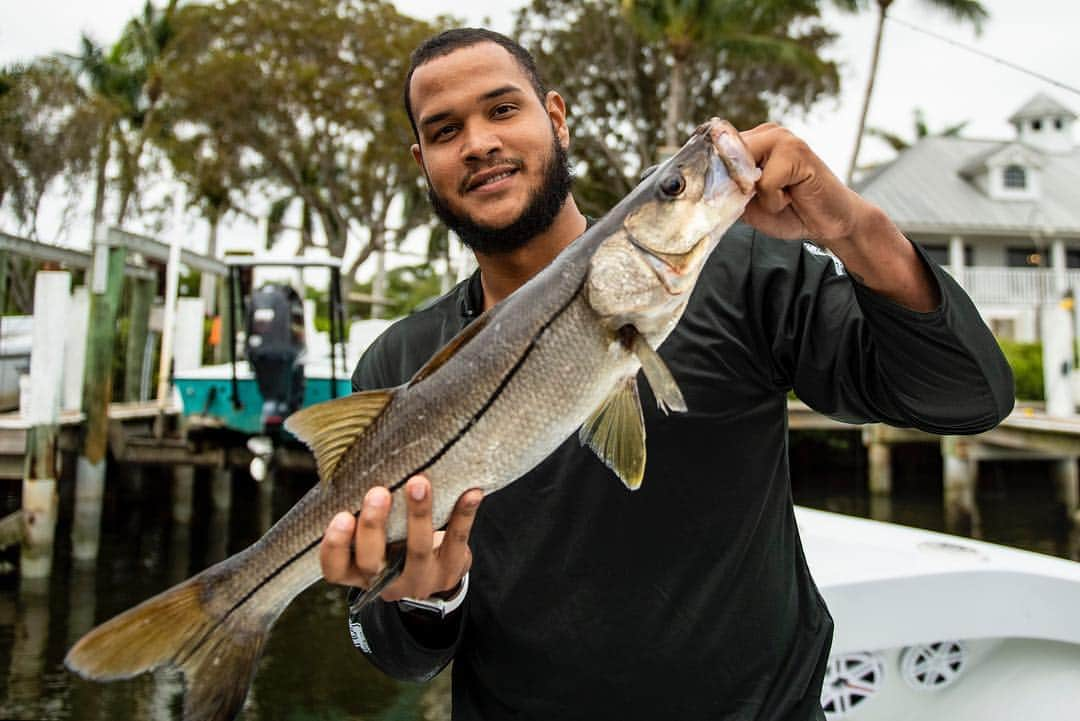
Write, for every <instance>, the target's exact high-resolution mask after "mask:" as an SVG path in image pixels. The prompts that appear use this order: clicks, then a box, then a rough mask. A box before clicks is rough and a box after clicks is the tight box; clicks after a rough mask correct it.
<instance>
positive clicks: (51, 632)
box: [0, 434, 1080, 721]
mask: <svg viewBox="0 0 1080 721" xmlns="http://www.w3.org/2000/svg"><path fill="white" fill-rule="evenodd" d="M71 465H72V464H67V467H69V468H70V466H71ZM940 465H941V461H940V455H939V454H938V451H937V449H936V448H934V447H918V446H915V447H911V448H908V449H903V450H901V451H900V455H899V457H898V458H897V461H896V463H895V465H894V468H895V471H894V472H895V484H894V485H895V493H894V495H893V498H892V499H891V501H889V502H881V501H879V500H875V499H872V498H871V497H870V496H869V494H868V493H867V492H866V490H865V482H864V481H863V480H862V478H863V475H864V473H865V470H864V469H865V457H864V453H863V451H862V449H861V444H860V443H859V442H858V436H857V435H852V436H851V439H847V438H846V437H845V436H837V435H832V436H828V437H825V436H820V435H815V434H805V435H804V436H800V437H799V440H798V441H797V442H796V443H795V444H794V445H793V448H792V474H793V488H794V492H795V499H796V502H798V503H801V504H803V505H807V506H811V507H815V508H823V509H826V510H833V511H838V512H843V513H849V514H852V515H859V516H866V517H874V518H878V519H880V520H892V521H893V522H896V523H902V524H905V525H912V526H918V527H922V528H929V529H932V530H948V529H947V526H946V517H945V513H944V511H943V509H942V506H941V481H940ZM207 476H208V474H206V473H204V472H200V473H199V474H198V475H197V482H196V493H195V500H194V508H195V515H194V520H193V522H192V523H191V524H190V525H184V524H178V523H174V522H173V520H172V512H171V500H170V485H171V484H170V479H171V475H170V473H169V472H168V471H167V470H165V469H155V468H146V469H144V470H143V471H142V472H139V471H138V470H137V469H131V468H117V469H115V470H114V471H112V472H111V474H110V478H109V484H108V493H107V496H106V502H105V508H104V517H105V520H104V523H103V531H102V539H101V544H102V545H101V553H100V557H99V561H98V563H97V564H96V566H94V567H93V568H90V569H85V568H79V567H78V566H76V565H75V564H74V563H73V562H72V560H71V558H70V556H69V553H68V543H67V540H66V539H67V538H68V533H69V524H70V520H69V519H70V518H71V507H72V502H73V501H72V497H71V492H72V486H73V484H72V483H70V482H65V483H62V484H61V488H62V489H64V492H63V495H62V496H61V509H60V519H61V525H60V526H59V528H58V529H57V539H58V548H57V553H56V557H55V561H54V568H53V574H52V577H51V579H50V580H48V581H47V582H44V583H41V584H32V583H27V582H23V583H21V584H20V583H19V582H18V580H17V578H16V576H15V575H14V574H11V573H7V574H5V575H0V719H57V720H61V719H63V720H67V719H72V720H78V721H84V720H85V721H112V720H113V719H127V718H132V719H135V718H137V719H153V720H154V721H157V720H164V719H175V718H179V715H178V712H179V702H180V692H181V683H180V680H179V678H178V677H177V676H175V675H172V674H169V673H159V674H157V675H152V676H151V675H148V676H144V677H141V678H137V679H134V680H131V681H125V682H117V683H111V684H96V683H89V682H84V681H82V680H80V679H78V678H75V677H73V676H72V675H71V674H69V673H68V672H67V671H65V670H64V668H63V664H62V661H63V656H64V653H65V652H66V651H67V649H68V648H69V647H70V645H71V644H72V643H74V641H75V640H76V639H78V638H79V637H80V636H81V635H82V634H83V633H84V632H86V631H87V630H89V629H90V627H91V626H92V625H93V624H94V622H95V621H101V620H104V619H106V618H108V617H110V616H112V615H113V614H115V613H118V612H120V611H122V610H124V609H126V608H128V607H130V606H132V605H134V604H135V603H137V602H138V601H140V600H142V599H144V598H146V597H148V596H150V595H152V594H154V593H156V592H158V591H160V590H162V589H164V588H167V587H168V586H170V585H172V584H174V583H176V582H178V581H180V580H182V579H184V578H186V577H188V576H190V575H191V574H193V573H195V572H196V571H198V570H200V569H202V568H204V567H206V566H207V565H209V564H211V563H213V562H215V561H217V560H219V559H222V558H224V557H226V556H227V555H228V554H231V553H234V552H236V551H238V550H240V549H241V548H243V547H245V546H246V545H248V544H249V543H251V542H252V541H254V540H255V539H256V538H258V537H259V535H261V533H262V532H263V530H264V529H265V528H267V527H268V526H269V524H270V523H271V521H272V520H273V519H275V518H277V517H278V516H280V515H281V514H282V513H284V511H285V510H287V509H288V508H289V507H290V506H291V505H292V503H293V502H294V501H295V500H296V499H297V498H299V496H300V495H302V494H303V493H304V491H305V490H306V489H307V487H308V485H309V484H310V483H311V482H312V480H313V479H312V478H311V477H309V476H302V475H294V476H282V477H279V478H278V479H277V482H276V487H275V489H274V493H273V494H272V495H271V494H269V493H264V492H261V491H260V488H259V487H257V486H256V485H255V484H254V483H253V482H251V481H250V480H248V479H246V478H244V477H242V476H241V475H239V474H238V475H237V476H236V477H234V478H233V504H232V512H231V514H229V515H225V514H221V513H214V512H213V511H212V504H211V502H210V498H209V483H208V479H207ZM1048 478H1049V474H1048V472H1047V468H1046V467H1045V466H1044V465H1041V464H1038V463H1023V464H1019V463H1018V464H995V465H988V466H987V467H986V468H985V469H984V471H983V472H982V474H981V477H980V490H979V495H978V511H979V513H978V517H977V518H976V519H975V522H974V523H972V524H970V527H968V528H966V529H954V530H967V531H968V532H969V533H970V534H971V535H975V536H978V537H981V538H983V539H984V540H988V541H993V542H997V543H1005V544H1008V545H1014V546H1018V547H1021V548H1026V549H1030V550H1034V551H1039V552H1042V553H1048V554H1053V555H1059V556H1063V557H1071V558H1074V559H1077V560H1080V552H1078V550H1080V542H1078V541H1077V538H1076V535H1077V534H1076V533H1075V532H1074V531H1073V530H1072V527H1071V526H1070V524H1069V523H1068V522H1067V521H1066V519H1065V517H1064V514H1063V513H1062V512H1061V509H1060V507H1059V506H1058V505H1057V503H1056V501H1055V494H1054V492H1053V488H1052V485H1051V483H1050V481H1049V480H1048ZM67 480H68V481H70V479H67ZM18 487H19V486H18V483H17V482H9V483H8V484H5V486H4V487H3V495H0V512H8V511H10V510H14V509H15V508H16V507H17V505H18V493H19V491H18ZM5 561H6V562H8V563H17V556H16V555H14V553H11V552H9V554H8V555H7V556H6V557H5V558H3V559H0V563H2V562H5ZM344 619H345V599H344V594H343V592H342V591H341V590H340V589H338V588H335V587H331V586H329V585H327V584H324V583H319V584H316V585H315V586H313V587H312V588H310V589H309V590H308V591H306V592H305V593H304V594H302V595H301V596H300V597H299V598H298V599H297V600H296V601H295V602H294V603H293V605H292V606H290V607H289V609H288V610H287V611H286V612H285V614H284V615H283V616H282V618H281V619H280V621H279V622H278V624H277V625H276V626H275V628H274V631H273V633H272V634H271V637H270V642H269V644H268V646H267V649H266V652H265V654H264V656H263V658H262V660H261V662H260V665H259V670H258V674H257V676H256V679H255V684H254V687H253V690H252V693H251V695H250V697H249V700H248V705H247V707H246V708H245V712H244V714H243V716H242V718H243V719H245V721H339V720H340V721H344V720H345V719H363V720H365V721H397V720H401V721H404V720H406V719H408V720H412V719H427V720H430V721H437V720H441V719H446V718H448V709H449V679H448V678H447V674H443V675H442V676H440V677H439V678H438V679H436V680H435V681H434V682H432V683H431V684H427V685H424V686H419V685H413V684H402V683H396V682H394V681H391V680H389V679H388V678H386V677H385V676H383V675H382V674H381V673H380V672H378V671H376V670H375V669H374V668H372V667H371V666H370V665H368V663H367V662H366V661H365V660H364V659H363V658H362V657H361V656H360V654H359V652H358V651H356V650H355V649H354V648H353V647H352V645H351V643H350V641H349V637H348V634H347V632H346V629H345V622H344Z"/></svg>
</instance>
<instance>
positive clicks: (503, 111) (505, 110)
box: [491, 105, 514, 115]
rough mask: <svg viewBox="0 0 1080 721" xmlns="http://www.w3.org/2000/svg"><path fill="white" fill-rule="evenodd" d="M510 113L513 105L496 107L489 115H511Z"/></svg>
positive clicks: (512, 110)
mask: <svg viewBox="0 0 1080 721" xmlns="http://www.w3.org/2000/svg"><path fill="white" fill-rule="evenodd" d="M512 112H514V106H513V105H499V106H496V108H495V110H493V111H492V113H491V114H492V115H507V114H509V113H512Z"/></svg>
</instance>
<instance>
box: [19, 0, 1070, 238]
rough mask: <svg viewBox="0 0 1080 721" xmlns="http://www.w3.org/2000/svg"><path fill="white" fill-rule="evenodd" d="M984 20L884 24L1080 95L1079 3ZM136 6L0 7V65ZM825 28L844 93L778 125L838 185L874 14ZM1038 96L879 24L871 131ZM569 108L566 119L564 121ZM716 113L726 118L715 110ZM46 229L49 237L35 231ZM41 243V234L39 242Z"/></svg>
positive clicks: (498, 6)
mask: <svg viewBox="0 0 1080 721" xmlns="http://www.w3.org/2000/svg"><path fill="white" fill-rule="evenodd" d="M520 4H521V3H519V2H514V3H509V4H508V3H505V2H496V1H495V0H459V1H458V2H457V3H454V5H453V7H454V10H455V11H456V12H457V14H458V16H459V17H463V18H464V19H465V20H466V21H467V22H469V23H470V24H479V23H481V22H483V21H484V19H485V18H490V20H491V22H490V27H492V28H494V29H496V30H500V31H504V32H508V31H509V30H510V29H511V21H512V18H511V12H510V9H508V8H512V7H516V6H518V5H520ZM983 4H984V5H985V6H986V7H987V8H988V9H989V10H990V13H991V20H990V22H989V23H987V25H986V27H985V29H984V31H983V33H982V35H981V36H976V35H975V34H974V32H973V31H972V30H971V29H970V28H969V27H966V26H963V27H962V26H958V25H955V24H953V23H952V22H951V21H950V20H949V19H948V18H947V17H945V16H944V15H943V14H941V13H939V12H935V11H933V10H931V9H929V7H928V6H929V3H927V2H924V1H923V0H896V1H895V2H894V3H893V6H892V10H891V14H892V15H894V16H895V17H896V18H898V19H902V20H904V21H906V22H909V23H911V24H913V25H916V26H918V27H921V28H924V29H926V30H929V31H932V32H935V33H938V34H940V35H945V36H947V37H949V38H951V39H953V40H955V41H957V42H959V43H963V44H965V45H969V46H972V47H975V48H978V49H979V50H980V51H982V52H984V53H988V54H990V55H994V56H998V57H1001V58H1003V59H1005V60H1009V61H1011V62H1013V63H1016V64H1018V65H1021V66H1024V67H1026V68H1029V69H1030V70H1033V71H1035V72H1038V73H1041V74H1043V75H1046V76H1049V77H1051V78H1055V79H1057V80H1059V81H1060V82H1063V83H1065V84H1066V85H1070V86H1073V87H1080V38H1078V37H1077V30H1078V29H1080V3H1078V2H1076V1H1075V0H1024V1H1022V2H1020V1H1018V0H983ZM142 5H143V0H93V1H87V0H78V1H75V0H30V1H29V2H28V1H27V0H0V63H8V62H11V61H13V60H19V59H28V58H30V57H33V56H35V55H40V54H45V53H49V52H52V51H57V50H65V51H74V50H75V49H76V48H77V46H78V38H79V34H80V32H87V33H89V34H90V35H92V36H93V37H94V38H95V39H97V40H99V41H101V42H109V41H112V40H113V39H115V37H116V35H117V34H118V32H119V31H120V29H121V28H122V26H123V24H124V22H125V21H126V19H127V18H129V17H131V16H132V15H134V14H135V13H137V12H138V11H139V9H140V8H141V6H142ZM397 6H398V7H399V9H401V10H402V11H403V12H408V13H411V14H413V15H417V16H421V17H433V16H434V15H435V14H436V13H437V12H440V11H443V12H445V11H446V9H447V5H446V3H445V2H435V1H434V0H398V2H397ZM826 21H827V24H828V25H829V26H830V27H831V28H833V29H834V30H835V31H836V32H837V33H839V38H838V39H837V41H836V43H834V45H833V46H832V47H831V48H830V49H829V51H828V52H827V55H829V56H830V57H832V58H833V59H835V60H837V61H838V62H839V63H840V64H841V67H842V81H843V89H842V94H841V96H840V97H839V98H838V99H837V100H833V101H826V102H824V103H821V104H820V105H819V106H818V107H817V108H815V109H814V111H813V112H811V114H810V115H809V117H807V118H778V120H779V121H781V122H783V123H785V124H788V125H789V126H790V127H792V128H793V129H794V130H796V132H798V133H799V134H800V135H802V137H803V138H804V139H806V140H807V142H808V143H809V144H810V146H811V147H812V148H814V149H815V150H816V151H817V152H818V154H819V155H821V157H822V158H824V159H825V161H826V162H827V163H828V164H829V165H830V166H831V167H832V168H833V169H834V170H835V171H836V172H837V174H839V175H841V176H842V175H843V173H844V172H845V170H846V168H847V163H848V159H849V158H850V155H851V147H852V141H853V139H854V134H855V128H856V124H857V121H858V112H859V107H860V103H861V99H862V94H863V91H864V88H865V83H866V70H867V67H868V66H869V60H870V51H871V43H872V41H873V30H874V18H873V14H872V13H864V14H862V15H858V16H851V15H843V14H839V13H837V12H835V11H832V10H829V11H827V15H826ZM1036 92H1046V93H1048V94H1050V95H1051V96H1053V97H1055V98H1057V99H1058V100H1059V101H1060V102H1062V103H1064V104H1065V105H1067V106H1069V107H1071V108H1072V109H1073V110H1074V111H1078V112H1080V95H1076V94H1074V93H1070V92H1069V91H1067V90H1064V89H1060V88H1057V87H1054V86H1053V85H1050V84H1048V83H1046V82H1044V81H1041V80H1038V79H1036V78H1034V77H1031V76H1029V75H1026V74H1024V73H1021V72H1018V71H1016V70H1012V69H1009V68H1007V67H1005V66H1003V65H1000V64H997V63H995V62H993V61H991V60H988V59H986V58H983V57H979V56H977V55H975V54H973V53H970V52H967V51H965V50H962V49H959V48H956V47H953V46H950V45H948V44H946V43H944V42H942V41H940V40H937V39H934V38H930V37H927V36H925V35H923V34H920V33H918V32H916V31H914V30H912V29H909V28H907V27H905V26H903V25H900V24H898V23H889V24H887V25H886V32H885V44H884V47H883V50H882V59H881V68H880V71H879V75H878V80H877V86H876V89H875V92H874V99H873V104H872V106H871V111H870V121H869V123H870V125H872V126H877V127H882V128H887V129H889V130H892V131H894V132H898V133H900V134H902V135H905V136H910V135H912V133H913V130H912V126H913V123H912V111H913V109H914V108H915V107H921V108H923V110H924V111H925V112H926V115H927V119H928V122H929V124H930V127H931V129H932V130H933V129H940V128H943V127H945V126H946V125H950V124H953V123H957V122H961V121H965V120H966V121H969V122H970V125H969V126H968V129H967V130H966V132H965V134H966V135H968V136H971V137H985V138H1009V137H1012V134H1013V131H1012V128H1011V126H1009V125H1008V124H1007V122H1006V119H1007V118H1008V117H1009V115H1010V114H1011V113H1012V112H1013V111H1014V110H1016V109H1017V108H1018V107H1019V106H1020V105H1021V104H1023V103H1024V102H1025V101H1026V100H1027V99H1028V98H1030V97H1031V96H1032V95H1033V94H1035V93H1036ZM572 112H573V109H572V108H571V117H572ZM715 114H716V115H719V116H723V115H724V109H723V107H719V108H716V110H715ZM863 147H864V152H863V153H862V154H861V158H860V159H861V161H871V160H883V159H887V158H888V157H890V156H891V151H890V150H888V148H887V147H886V146H884V145H883V144H882V143H881V142H880V141H876V140H869V141H866V142H864V146H863ZM42 230H43V231H44V230H46V229H45V228H42ZM43 235H44V233H43Z"/></svg>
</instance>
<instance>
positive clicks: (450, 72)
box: [409, 42, 570, 253]
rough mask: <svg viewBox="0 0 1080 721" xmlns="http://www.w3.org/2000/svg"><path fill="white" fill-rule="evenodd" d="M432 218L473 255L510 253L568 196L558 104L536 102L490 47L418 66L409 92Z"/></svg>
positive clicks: (520, 73) (503, 55)
mask: <svg viewBox="0 0 1080 721" xmlns="http://www.w3.org/2000/svg"><path fill="white" fill-rule="evenodd" d="M409 92H410V99H411V101H412V108H413V114H414V117H415V119H416V125H417V129H418V132H419V135H420V142H419V144H418V145H414V146H413V148H412V150H413V156H414V157H415V158H416V161H417V163H419V164H420V166H421V168H422V169H423V170H424V172H425V174H426V175H427V179H428V185H429V189H430V195H431V197H432V202H433V205H434V207H435V210H436V212H437V213H438V214H439V216H440V217H441V218H442V219H443V221H444V222H446V223H447V225H448V226H450V227H451V228H452V229H453V230H454V231H455V232H457V233H458V235H459V236H461V238H462V240H464V241H465V242H466V243H468V244H470V246H472V247H473V248H474V249H475V250H477V251H480V252H485V253H493V252H500V251H507V250H511V249H512V248H514V247H518V246H520V245H522V244H523V243H525V242H527V241H528V240H529V239H531V238H532V237H533V236H535V235H536V234H537V233H539V232H542V231H544V230H546V229H547V227H548V226H550V224H551V222H552V221H553V220H554V218H555V216H556V215H557V214H558V212H559V210H560V209H561V208H562V205H563V203H564V202H565V200H566V196H567V194H568V193H569V189H570V177H569V170H568V167H567V162H566V152H565V151H566V147H567V145H568V144H569V134H568V132H567V129H566V123H565V117H566V116H565V106H564V105H563V102H562V98H560V97H559V96H558V95H557V94H556V93H548V96H547V98H546V99H545V101H544V102H543V103H541V101H540V99H539V98H538V97H537V96H536V92H535V91H534V90H533V87H532V85H531V83H530V82H529V78H528V76H527V75H526V73H525V71H524V70H522V68H521V67H520V66H519V65H518V64H517V62H516V61H515V60H514V58H513V56H511V55H510V53H508V52H507V51H506V50H504V49H503V48H501V47H500V46H498V45H496V44H495V43H489V42H483V43H478V44H476V45H472V46H469V47H465V48H461V49H459V50H455V51H454V52H452V53H450V54H449V55H446V56H443V57H440V58H436V59H435V60H432V61H430V62H427V63H425V64H423V65H421V66H419V67H418V68H417V69H416V71H415V72H414V73H413V77H412V82H411V84H410V88H409Z"/></svg>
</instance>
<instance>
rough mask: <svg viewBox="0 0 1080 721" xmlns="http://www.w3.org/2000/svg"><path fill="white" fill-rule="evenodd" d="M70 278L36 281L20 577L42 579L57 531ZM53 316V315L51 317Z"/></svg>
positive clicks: (44, 276)
mask: <svg viewBox="0 0 1080 721" xmlns="http://www.w3.org/2000/svg"><path fill="white" fill-rule="evenodd" d="M70 292H71V274H70V273H68V272H67V271H47V270H45V271H40V272H39V273H38V274H37V278H36V280H35V282H34V318H35V321H36V322H35V323H34V335H33V345H32V346H31V351H30V407H29V408H27V409H25V410H24V415H25V417H26V420H27V421H29V423H30V428H29V429H28V430H27V433H26V465H25V467H24V472H23V499H22V506H23V547H22V556H21V558H20V563H19V565H20V569H21V573H22V576H23V578H44V577H46V576H48V575H49V572H50V571H51V570H52V551H53V537H54V535H55V533H56V507H57V495H56V479H57V476H58V475H59V473H58V472H57V471H58V468H57V449H56V442H57V437H58V431H59V422H58V420H59V414H60V395H61V389H62V387H63V386H62V380H63V373H64V357H63V355H64V354H63V348H64V333H65V328H64V323H58V322H56V321H55V320H54V319H56V318H67V309H68V296H69V294H70ZM54 314H55V315H54Z"/></svg>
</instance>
